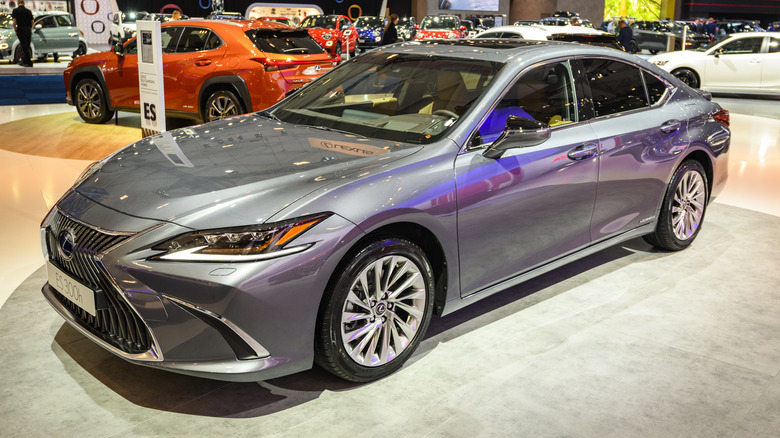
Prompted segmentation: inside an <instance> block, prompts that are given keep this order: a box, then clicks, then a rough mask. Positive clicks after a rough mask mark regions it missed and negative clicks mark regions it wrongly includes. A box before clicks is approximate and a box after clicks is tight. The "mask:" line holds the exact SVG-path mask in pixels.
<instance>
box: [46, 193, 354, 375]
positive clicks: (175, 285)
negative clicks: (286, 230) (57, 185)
mask: <svg viewBox="0 0 780 438" xmlns="http://www.w3.org/2000/svg"><path fill="white" fill-rule="evenodd" d="M76 216H78V218H76ZM90 223H92V224H97V225H88V224H90ZM107 224H111V225H112V227H110V228H111V229H117V228H119V229H120V230H122V231H120V232H111V231H106V228H108V227H107V226H106V225H107ZM320 225H323V226H322V227H319V226H318V227H315V228H314V229H312V230H311V236H309V235H308V234H309V233H307V235H304V236H301V238H304V237H305V238H308V239H313V240H312V242H313V243H315V244H314V245H313V246H312V247H311V248H309V249H308V250H306V251H303V252H301V253H298V254H295V255H292V256H287V257H280V258H277V259H270V260H265V261H260V262H252V263H202V262H201V263H197V262H165V261H159V260H151V259H150V257H151V256H152V255H154V254H155V253H159V251H154V250H151V249H150V248H151V247H152V246H154V245H155V244H157V243H159V242H160V241H164V240H168V239H169V238H172V237H174V236H176V235H179V234H182V233H183V232H188V231H190V230H189V229H186V228H183V227H181V226H178V225H175V224H171V223H158V222H155V221H150V220H144V219H137V218H132V217H129V216H125V215H123V214H121V213H118V212H115V211H112V210H109V209H107V208H105V207H102V206H100V205H99V204H95V203H93V202H91V201H89V200H87V199H86V198H84V197H82V196H81V195H79V194H77V193H75V192H71V193H69V194H67V195H66V196H65V197H64V198H63V199H62V200H61V201H60V202H59V203H58V205H57V206H56V207H55V208H54V209H53V210H52V213H50V214H49V216H47V219H46V220H45V221H44V224H43V228H42V230H41V233H42V245H43V250H44V254H45V256H46V258H47V261H48V262H50V263H53V264H55V265H56V266H57V267H58V268H60V269H61V270H63V271H64V272H66V273H68V274H69V275H71V276H72V277H73V278H75V279H76V280H78V281H80V282H82V283H83V284H84V285H86V286H88V287H89V288H91V289H93V290H99V291H100V293H103V294H105V295H106V300H105V301H106V302H107V304H105V305H104V306H102V307H100V309H99V310H98V311H97V313H98V315H97V316H96V317H91V316H89V315H88V314H87V313H86V312H85V311H82V310H80V309H79V308H78V307H77V306H75V305H74V304H73V303H71V302H70V301H69V300H68V299H67V298H65V297H64V296H63V295H62V294H60V293H59V292H57V291H56V290H55V289H54V288H53V287H52V286H51V285H50V284H48V283H47V284H45V285H44V286H43V288H42V293H43V295H44V297H45V298H46V300H47V301H48V302H49V304H51V306H52V307H53V308H54V309H55V310H56V311H57V312H58V313H59V314H60V315H62V317H63V318H65V320H66V321H67V322H68V323H69V324H71V325H72V326H73V327H75V328H76V329H77V330H78V331H80V332H81V333H83V334H84V335H85V336H86V337H87V338H89V339H91V340H92V341H93V342H95V343H97V344H99V345H101V346H102V347H103V348H105V349H106V350H108V351H110V352H111V353H113V354H115V355H117V356H120V357H122V358H123V359H126V360H128V361H130V362H132V363H135V364H139V365H145V366H151V367H156V368H163V369H167V370H170V371H175V372H178V373H183V374H189V375H194V376H199V377H206V378H212V379H218V380H227V381H258V380H264V379H271V378H275V377H279V376H282V375H287V374H291V373H295V372H298V371H302V370H305V369H309V368H311V366H312V363H313V357H314V352H313V344H314V332H315V324H316V319H317V312H318V310H319V305H320V300H321V298H322V295H323V292H324V287H325V285H326V284H327V283H328V280H329V277H330V273H331V272H332V270H333V269H335V265H336V263H337V260H336V259H333V258H331V257H329V256H330V255H335V254H336V253H337V252H334V251H333V247H334V246H335V245H336V244H337V242H338V239H340V238H342V237H343V235H342V234H340V233H336V235H334V234H333V233H332V230H333V229H334V228H335V229H341V230H344V232H346V231H347V230H351V229H353V226H352V225H351V223H349V222H348V221H346V220H344V219H342V218H340V217H339V216H336V215H333V216H331V217H330V218H329V219H327V220H326V221H325V222H323V223H322V224H320ZM318 228H321V229H322V230H328V229H329V230H330V231H318ZM64 230H69V231H71V232H72V233H73V234H74V235H75V240H76V242H75V244H74V247H75V248H77V250H76V251H78V253H77V254H76V255H75V256H74V257H73V260H77V261H76V262H75V264H74V263H73V262H70V261H65V260H63V259H62V257H61V255H60V253H59V250H58V249H57V247H56V245H57V244H58V243H57V236H58V235H59V234H60V233H61V232H63V231H64ZM320 233H322V234H320ZM110 235H119V236H120V239H119V240H118V241H117V242H112V243H110V245H111V246H110V247H108V248H105V249H100V250H94V249H93V248H92V246H93V244H92V243H91V242H93V241H98V240H100V239H102V238H104V236H110ZM85 236H86V237H85ZM300 243H305V242H300Z"/></svg>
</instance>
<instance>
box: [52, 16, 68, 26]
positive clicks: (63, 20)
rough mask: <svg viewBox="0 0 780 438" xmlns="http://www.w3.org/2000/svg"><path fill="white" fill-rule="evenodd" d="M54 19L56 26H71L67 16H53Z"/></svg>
mask: <svg viewBox="0 0 780 438" xmlns="http://www.w3.org/2000/svg"><path fill="white" fill-rule="evenodd" d="M54 17H55V18H56V19H57V25H58V26H63V27H68V26H72V24H71V22H70V16H69V15H55V16H54Z"/></svg>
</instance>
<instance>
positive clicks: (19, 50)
mask: <svg viewBox="0 0 780 438" xmlns="http://www.w3.org/2000/svg"><path fill="white" fill-rule="evenodd" d="M20 62H22V46H21V45H17V46H16V48H15V49H14V64H18V63H20Z"/></svg>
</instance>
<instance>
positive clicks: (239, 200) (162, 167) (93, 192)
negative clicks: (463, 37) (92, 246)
mask: <svg viewBox="0 0 780 438" xmlns="http://www.w3.org/2000/svg"><path fill="white" fill-rule="evenodd" d="M420 148H421V147H420V146H416V145H409V144H404V143H397V142H391V141H384V140H375V139H367V138H365V137H360V136H355V135H350V134H344V133H341V132H333V131H326V130H324V129H319V128H314V127H309V126H302V125H293V124H287V123H282V122H277V121H274V120H271V119H269V118H266V117H264V116H260V115H246V116H239V117H234V118H230V119H224V120H221V121H217V122H213V123H208V124H204V125H199V126H194V127H191V128H185V129H177V130H173V131H169V132H166V133H163V134H159V135H155V136H152V137H147V138H145V139H143V140H141V141H138V142H136V143H134V144H132V145H130V146H128V147H126V148H124V149H122V150H121V151H119V152H117V153H115V154H113V155H111V156H110V157H108V158H106V159H104V160H103V161H101V162H100V163H98V164H97V165H95V167H94V168H93V173H92V174H89V175H88V177H85V178H84V179H83V181H82V182H81V183H80V184H79V185H78V186H77V187H76V191H77V192H79V193H80V194H81V195H83V196H86V197H88V198H90V199H91V200H93V201H95V202H97V203H99V204H102V205H104V206H106V207H108V208H111V209H114V210H117V211H120V212H123V213H125V214H128V215H131V216H135V217H141V218H147V219H155V220H161V221H170V222H175V223H177V224H179V225H182V226H186V227H191V228H194V229H205V228H214V227H228V226H243V225H252V224H259V223H263V222H265V221H266V220H268V218H270V217H272V216H273V215H274V214H276V213H278V212H279V211H281V210H282V209H284V208H285V207H287V206H289V205H291V204H293V203H294V202H295V201H296V200H298V199H300V198H302V197H303V196H305V195H307V194H308V193H311V192H312V191H314V190H317V189H319V188H322V187H324V186H326V185H330V184H334V183H336V182H337V181H339V180H341V179H342V178H343V177H345V176H347V175H349V174H352V173H354V172H358V171H365V170H367V169H370V168H372V167H375V166H380V165H385V164H387V163H389V162H392V161H394V160H397V159H400V158H402V157H405V156H407V155H410V154H412V153H414V152H416V151H418V150H419V149H420Z"/></svg>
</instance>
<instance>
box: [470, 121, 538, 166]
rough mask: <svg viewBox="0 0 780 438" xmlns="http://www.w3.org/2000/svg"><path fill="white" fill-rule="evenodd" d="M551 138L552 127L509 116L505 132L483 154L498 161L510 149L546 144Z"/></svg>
mask: <svg viewBox="0 0 780 438" xmlns="http://www.w3.org/2000/svg"><path fill="white" fill-rule="evenodd" d="M549 138H550V125H548V124H547V123H543V122H538V121H536V120H533V119H529V118H526V117H517V116H509V117H508V118H507V119H506V128H504V132H502V133H501V135H500V136H499V137H498V138H497V139H496V141H494V142H493V144H492V145H491V146H490V147H489V148H488V149H487V150H486V151H485V152H484V153H483V154H482V155H484V156H485V157H486V158H492V159H498V158H501V155H503V154H504V152H506V151H507V150H508V149H512V148H525V147H529V146H536V145H539V144H542V143H544V142H545V141H547V140H548V139H549Z"/></svg>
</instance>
